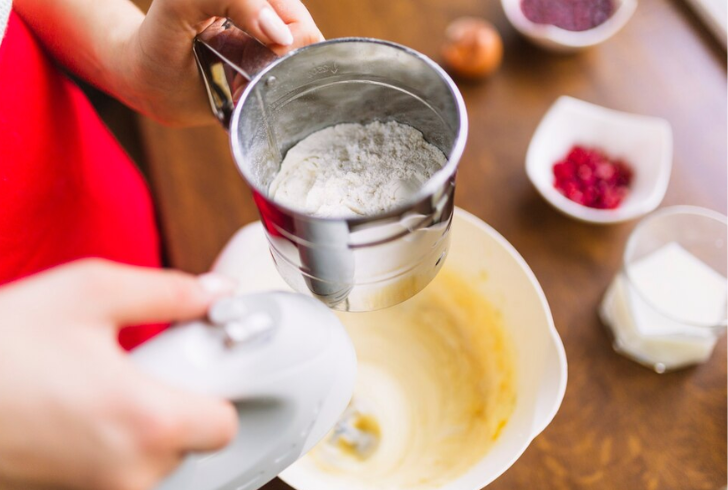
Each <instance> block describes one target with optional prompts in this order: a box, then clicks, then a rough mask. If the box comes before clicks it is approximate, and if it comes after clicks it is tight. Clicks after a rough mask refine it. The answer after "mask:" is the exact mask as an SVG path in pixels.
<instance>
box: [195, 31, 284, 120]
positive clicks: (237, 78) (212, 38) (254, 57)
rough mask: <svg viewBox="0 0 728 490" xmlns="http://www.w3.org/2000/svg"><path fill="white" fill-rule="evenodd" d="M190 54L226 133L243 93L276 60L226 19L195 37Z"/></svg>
mask: <svg viewBox="0 0 728 490" xmlns="http://www.w3.org/2000/svg"><path fill="white" fill-rule="evenodd" d="M192 51H193V53H194V55H195V60H196V61H197V67H198V68H199V70H200V75H201V76H202V79H203V81H204V82H205V89H206V90H207V97H208V99H209V101H210V107H211V108H212V112H213V114H215V116H216V117H217V119H218V121H220V123H221V124H222V125H223V127H224V128H225V129H226V130H227V129H229V127H230V118H231V116H232V112H233V109H234V108H235V103H236V102H237V101H238V99H239V98H240V95H241V94H242V89H243V88H244V87H245V86H246V85H247V83H248V82H249V81H250V80H252V79H253V78H254V77H255V75H257V74H258V72H260V71H261V70H262V69H263V68H265V67H266V66H268V65H269V64H270V63H272V62H273V61H275V60H276V59H277V58H278V56H277V55H276V54H275V53H274V52H273V51H271V50H270V49H268V48H267V47H266V46H264V45H263V44H261V43H260V42H258V41H257V40H256V39H254V38H253V37H251V36H249V35H248V34H246V33H245V32H244V31H243V30H241V29H238V28H237V27H235V26H234V25H233V23H232V22H231V21H230V20H229V19H225V18H220V19H217V20H216V21H215V22H213V23H212V24H210V26H208V27H207V29H205V30H204V31H202V32H201V33H200V34H198V35H197V37H195V40H194V43H193V46H192Z"/></svg>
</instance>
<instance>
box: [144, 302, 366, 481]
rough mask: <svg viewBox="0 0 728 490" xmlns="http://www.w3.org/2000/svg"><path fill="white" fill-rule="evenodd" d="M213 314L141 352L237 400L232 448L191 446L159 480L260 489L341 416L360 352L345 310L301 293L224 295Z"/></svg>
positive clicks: (174, 375) (166, 376) (186, 382)
mask: <svg viewBox="0 0 728 490" xmlns="http://www.w3.org/2000/svg"><path fill="white" fill-rule="evenodd" d="M208 316H209V317H210V320H211V323H207V322H202V321H198V322H191V323H186V324H182V325H179V326H176V327H174V328H171V329H169V330H168V331H167V332H164V333H163V334H161V335H159V336H158V337H156V338H154V339H152V340H151V341H150V342H147V343H146V344H144V345H142V346H141V347H139V348H138V349H136V350H135V351H134V352H133V353H132V359H133V360H134V361H135V362H136V363H137V364H138V365H139V366H140V367H141V368H143V369H144V370H145V371H147V372H148V373H149V374H150V375H152V376H155V377H157V378H158V379H160V380H162V381H164V382H166V383H169V384H171V385H173V386H176V387H178V388H182V389H186V390H190V391H194V392H197V393H201V394H209V395H215V396H222V397H225V398H227V399H229V400H231V401H233V402H234V403H235V406H236V408H237V411H238V418H239V431H238V435H237V436H236V438H235V440H234V441H233V442H232V443H231V444H230V445H228V446H227V447H226V448H225V449H223V450H221V451H218V452H216V453H211V454H200V455H190V456H189V457H188V458H187V459H186V460H185V462H183V464H182V465H181V466H180V467H179V468H178V469H177V470H176V471H175V472H174V473H173V474H172V475H170V476H169V477H168V478H167V479H166V480H164V481H163V482H162V484H161V485H160V486H159V487H158V488H157V490H188V489H189V490H256V489H258V488H260V487H261V486H263V485H264V484H265V483H267V482H268V481H270V480H271V479H273V478H274V477H275V476H276V475H277V474H278V473H280V472H281V471H282V470H283V469H285V468H286V467H288V466H289V465H290V464H292V463H293V462H294V461H296V460H297V459H298V458H299V457H300V456H302V455H303V454H304V453H305V452H307V451H308V450H309V449H311V448H312V447H313V445H314V444H316V443H317V442H318V441H319V440H320V439H321V438H323V436H324V435H325V434H326V433H327V432H328V431H329V430H330V429H331V428H332V427H333V426H334V425H335V423H336V421H337V420H338V418H339V416H340V415H341V413H342V412H343V411H344V409H345V408H346V405H347V404H348V403H349V400H350V398H351V394H352V391H353V388H354V377H355V372H356V355H355V353H354V348H353V346H352V344H351V341H350V339H349V337H348V335H347V334H346V331H345V330H344V327H343V326H342V325H341V323H340V322H339V321H338V319H337V318H336V316H335V315H334V314H333V313H332V312H331V311H330V310H329V309H328V308H326V307H325V306H324V305H323V304H321V303H319V302H318V301H316V300H313V299H311V298H308V297H305V296H303V295H299V294H291V293H282V292H276V293H262V294H251V295H245V296H238V297H234V298H227V299H224V300H221V301H220V302H218V303H217V304H216V305H214V306H213V308H211V310H210V313H209V315H208Z"/></svg>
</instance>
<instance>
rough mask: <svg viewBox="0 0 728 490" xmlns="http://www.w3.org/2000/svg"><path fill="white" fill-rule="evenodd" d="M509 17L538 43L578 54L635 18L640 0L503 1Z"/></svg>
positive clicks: (522, 31) (552, 48)
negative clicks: (577, 52) (638, 0)
mask: <svg viewBox="0 0 728 490" xmlns="http://www.w3.org/2000/svg"><path fill="white" fill-rule="evenodd" d="M501 3H502V5H503V10H504V11H505V13H506V17H508V20H509V21H510V23H511V24H512V25H513V27H514V28H515V29H516V30H518V31H519V32H520V33H521V34H522V35H523V36H525V37H526V38H527V39H529V40H530V41H531V42H533V43H534V44H536V45H538V46H541V47H543V48H546V49H549V50H552V51H557V52H564V53H567V52H574V51H578V50H581V49H584V48H588V47H590V46H595V45H597V44H599V43H602V42H604V41H606V40H607V39H609V38H610V37H612V36H613V35H614V34H616V33H617V32H618V31H619V30H620V29H621V28H622V27H624V25H625V24H626V23H627V21H628V20H629V19H630V18H631V17H632V14H633V13H634V11H635V9H636V8H637V0H501Z"/></svg>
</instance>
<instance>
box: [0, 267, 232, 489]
mask: <svg viewBox="0 0 728 490" xmlns="http://www.w3.org/2000/svg"><path fill="white" fill-rule="evenodd" d="M213 279H214V278H213ZM220 284H221V282H220V281H219V280H218V281H214V280H210V278H209V277H208V278H205V279H202V280H198V279H196V278H194V277H192V276H188V275H186V274H182V273H179V272H172V271H160V270H153V269H144V268H139V267H131V266H124V265H119V264H114V263H111V262H107V261H101V260H96V259H94V260H83V261H78V262H75V263H72V264H69V265H65V266H61V267H57V268H55V269H51V270H50V271H47V272H44V273H41V274H37V275H36V276H33V277H30V278H28V279H24V280H21V281H18V282H16V283H11V284H9V285H7V286H4V287H2V288H0V488H2V489H3V490H9V489H12V490H16V489H17V490H20V489H23V490H29V489H37V490H40V489H59V488H61V489H73V490H86V489H88V490H92V489H93V490H100V489H103V490H148V489H151V488H153V487H154V485H155V484H156V483H157V482H158V481H159V480H160V479H161V478H163V477H164V476H165V475H166V474H167V473H169V472H170V471H171V470H172V469H174V468H175V467H176V466H177V464H178V463H179V462H180V461H181V459H182V457H183V456H184V455H185V453H187V452H189V451H211V450H215V449H218V448H221V447H223V446H225V445H226V444H227V443H228V442H229V441H230V440H231V438H232V437H233V436H234V434H235V431H236V427H237V419H236V416H235V411H234V409H233V407H232V405H231V404H229V403H228V402H226V401H223V400H218V399H214V398H209V397H204V396H198V395H194V394H191V393H186V392H182V391H179V390H176V389H172V388H170V387H168V386H165V385H164V384H161V383H158V382H157V381H155V380H154V379H152V378H150V377H148V376H146V375H145V374H144V373H143V372H141V371H140V370H139V369H138V368H137V367H136V366H135V365H134V364H133V363H132V362H131V361H130V360H129V358H128V356H127V355H126V354H125V353H124V352H123V351H122V349H121V348H120V347H119V346H118V344H117V341H116V337H117V331H118V329H119V328H120V327H122V326H127V325H136V324H142V323H154V322H166V321H176V320H187V319H192V318H197V317H200V316H202V315H204V314H205V312H206V310H207V308H208V307H209V305H210V303H211V301H212V300H214V299H215V297H216V296H218V295H219V293H221V292H222V291H220V289H221V287H220ZM211 285H212V286H215V285H217V286H218V287H216V288H215V287H210V286H211ZM205 286H207V287H205ZM226 292H227V291H226Z"/></svg>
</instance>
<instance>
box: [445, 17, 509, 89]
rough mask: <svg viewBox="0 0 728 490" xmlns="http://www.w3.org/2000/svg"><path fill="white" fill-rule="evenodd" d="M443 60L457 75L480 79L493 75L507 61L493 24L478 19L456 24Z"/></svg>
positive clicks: (450, 30) (448, 35)
mask: <svg viewBox="0 0 728 490" xmlns="http://www.w3.org/2000/svg"><path fill="white" fill-rule="evenodd" d="M445 38H446V39H445V44H444V45H443V47H442V57H443V60H444V61H445V65H446V66H447V68H448V69H449V70H450V71H451V72H452V73H453V74H455V75H457V76H460V77H464V78H471V79H478V78H485V77H487V76H488V75H490V74H492V73H493V72H494V71H495V70H497V69H498V67H499V66H500V64H501V60H502V59H503V41H502V40H501V37H500V34H498V31H497V30H496V28H495V27H494V26H493V24H491V23H490V22H488V21H486V20H484V19H479V18H477V17H461V18H459V19H456V20H454V21H453V22H452V23H451V24H450V25H449V26H448V28H447V30H446V31H445Z"/></svg>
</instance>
